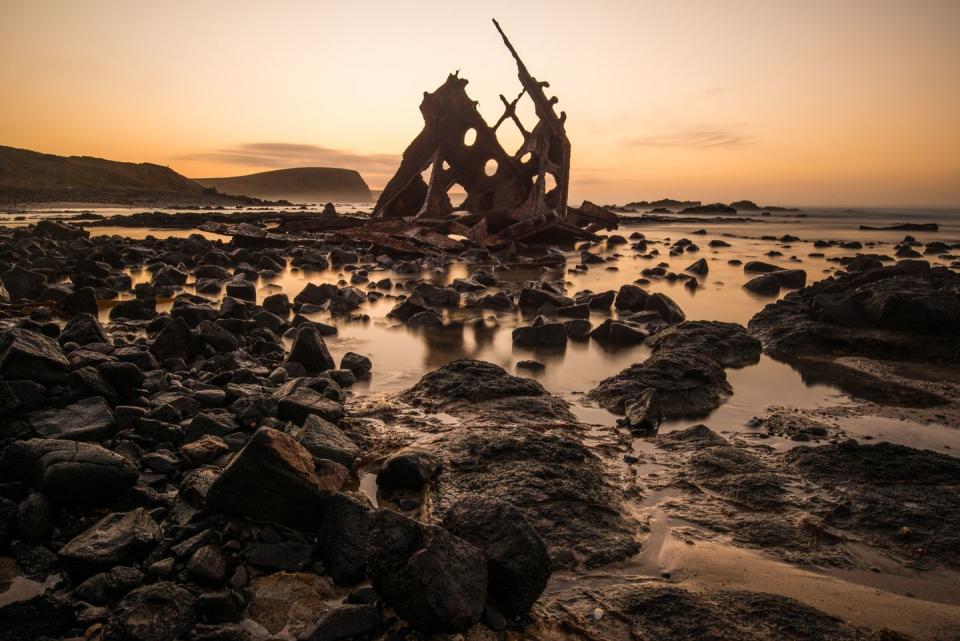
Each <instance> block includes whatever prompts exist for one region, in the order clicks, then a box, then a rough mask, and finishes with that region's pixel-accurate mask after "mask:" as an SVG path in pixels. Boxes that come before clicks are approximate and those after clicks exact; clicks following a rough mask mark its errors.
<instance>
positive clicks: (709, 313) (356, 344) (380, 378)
mask: <svg viewBox="0 0 960 641" xmlns="http://www.w3.org/2000/svg"><path fill="white" fill-rule="evenodd" d="M809 216H810V217H809V218H807V219H799V218H796V217H795V216H794V215H792V214H784V215H783V216H781V217H778V218H771V219H765V220H764V222H762V223H754V224H735V225H730V224H719V223H718V224H716V225H710V224H708V223H697V224H680V225H670V226H661V227H657V228H652V227H645V226H637V225H627V226H624V227H622V228H621V229H620V230H618V232H617V233H619V234H621V235H623V236H624V237H629V235H630V234H631V233H633V232H640V233H642V234H643V235H644V236H645V237H646V239H647V241H648V250H652V249H656V250H658V251H659V254H660V255H658V256H654V257H647V258H644V257H641V256H640V255H638V254H637V253H636V252H634V251H633V250H631V249H630V248H629V245H620V246H617V247H613V248H609V249H608V248H607V247H606V245H605V244H603V243H601V244H599V245H596V246H592V245H591V244H585V245H581V246H579V247H577V248H576V249H571V250H569V251H567V252H566V253H567V257H568V262H567V267H568V268H572V267H573V266H574V265H576V264H577V263H578V262H579V252H580V251H581V250H587V251H590V252H592V253H595V254H599V255H601V256H603V257H604V258H605V259H606V262H604V263H600V264H597V265H592V266H591V267H590V269H589V270H587V271H585V272H575V271H572V270H570V269H567V270H566V271H565V272H563V271H560V270H553V271H549V270H545V269H543V268H539V267H530V268H523V269H516V268H514V269H510V270H500V271H498V272H497V276H498V278H500V279H501V280H503V281H505V282H506V283H513V284H516V285H519V284H520V283H522V282H523V281H526V280H533V279H540V278H548V279H560V278H562V279H564V280H565V281H566V284H567V293H568V294H569V295H572V294H574V293H575V292H578V291H581V290H591V291H594V292H600V291H605V290H611V289H612V290H616V289H619V287H620V286H621V285H623V284H625V283H631V282H634V281H636V280H637V279H642V278H643V275H642V270H643V269H645V268H648V267H654V266H656V265H658V264H661V263H664V264H666V265H667V269H668V270H669V271H672V272H676V273H683V272H684V270H685V268H686V267H687V266H689V265H690V264H692V263H693V262H695V261H696V260H698V259H699V258H704V259H706V261H707V264H708V266H709V272H708V273H707V274H706V276H705V277H702V278H699V279H698V282H699V288H697V289H696V290H691V289H690V288H687V287H684V285H683V281H682V280H676V281H673V282H671V281H669V280H666V279H651V280H650V282H649V283H646V284H645V287H646V288H647V289H648V290H650V291H652V292H657V291H659V292H664V293H666V294H668V295H669V296H670V297H671V298H673V299H674V300H676V301H677V303H678V304H679V305H680V307H681V308H682V309H683V310H684V312H685V313H686V315H687V318H688V319H691V320H719V321H728V322H736V323H741V324H746V323H747V321H749V319H750V318H751V317H752V316H753V315H754V314H755V313H756V312H757V311H759V310H760V309H761V308H762V307H763V306H764V305H766V304H768V303H769V302H772V301H774V300H776V297H773V298H768V297H760V296H757V295H754V294H752V293H750V292H748V291H746V290H745V289H743V287H742V285H743V283H745V282H746V281H747V280H749V279H750V277H751V275H750V274H746V273H745V272H744V271H743V267H742V265H739V264H730V262H729V261H731V260H732V259H737V260H739V261H742V262H744V263H745V262H747V261H751V260H761V261H765V262H772V263H775V264H778V265H781V266H784V267H788V268H798V269H804V270H806V272H807V280H808V283H809V282H813V281H816V280H819V279H821V278H824V277H826V276H828V275H829V274H830V273H832V272H833V271H835V270H836V269H837V267H838V263H837V262H835V261H831V260H830V258H835V257H839V256H849V255H853V254H855V253H857V252H856V250H848V249H841V248H839V247H827V248H823V249H820V248H817V249H814V247H813V245H812V243H810V242H796V241H794V242H780V241H777V240H771V237H776V238H779V237H782V236H783V235H784V234H787V233H789V234H792V235H796V236H799V237H800V238H802V239H804V240H808V241H811V240H815V239H818V238H824V239H843V240H860V241H861V242H863V243H864V247H863V249H862V250H860V251H861V252H864V253H879V254H888V255H892V254H893V253H894V250H893V247H892V244H893V243H896V242H899V241H900V240H901V239H902V238H903V236H904V233H903V232H879V231H860V230H858V229H857V228H856V226H857V225H858V224H860V222H870V223H872V224H878V225H880V224H889V223H890V222H894V221H895V220H899V219H906V218H905V217H903V216H901V217H900V218H897V216H896V215H894V214H889V213H888V214H884V213H882V212H881V213H879V214H877V217H876V219H871V220H869V221H865V220H864V219H861V218H858V219H852V218H850V217H849V216H848V217H843V216H837V215H831V214H829V213H826V212H823V211H819V212H811V213H810V214H809ZM928 218H929V219H930V220H936V219H935V218H933V217H932V216H930V217H928ZM923 220H927V218H924V219H923ZM938 222H942V220H938ZM91 231H92V232H93V233H94V234H101V233H103V234H107V235H112V234H122V235H126V236H132V237H135V238H143V237H146V236H147V235H154V236H156V237H158V238H163V237H168V236H177V237H183V236H189V235H190V234H191V233H198V230H195V229H188V230H156V229H127V228H119V227H118V228H112V227H104V228H91ZM704 231H705V232H706V233H702V232H704ZM203 235H204V236H207V237H208V238H212V239H217V240H224V241H226V240H228V239H226V238H224V237H220V236H217V235H215V234H209V233H204V234H203ZM913 235H914V236H916V237H917V239H918V240H920V241H921V242H928V241H931V240H943V241H946V242H951V241H952V240H955V239H956V238H957V237H960V226H958V225H957V223H956V222H955V221H952V220H948V224H947V225H946V226H945V227H943V228H942V229H941V231H940V232H939V233H932V232H927V233H914V234H913ZM680 238H689V239H691V240H692V241H693V242H694V243H696V244H697V245H698V246H699V248H700V249H699V251H695V252H685V253H684V254H683V255H681V256H675V257H671V256H669V248H670V245H671V244H672V243H673V242H675V241H676V240H679V239H680ZM714 239H722V240H723V241H725V242H726V243H729V245H730V246H729V247H717V248H714V247H710V246H709V242H710V241H711V240H714ZM871 243H875V244H871ZM810 254H818V255H817V256H811V255H810ZM927 258H928V259H930V260H933V261H934V262H940V263H942V264H946V263H949V260H943V259H939V258H937V257H927ZM472 269H473V268H472V267H471V266H468V265H463V264H454V265H450V266H449V267H447V268H446V269H445V270H444V271H435V272H431V273H430V274H422V275H421V274H417V275H413V276H411V275H401V274H396V273H392V272H390V271H382V272H378V271H371V272H370V279H371V280H378V279H380V278H383V277H387V276H389V277H390V278H391V279H392V280H393V282H394V283H402V282H404V281H408V280H411V279H413V278H418V277H424V278H427V277H428V278H429V279H431V280H433V281H434V282H435V283H436V284H446V283H450V282H451V281H452V280H453V279H455V278H462V277H467V276H469V275H470V273H471V271H472ZM131 276H132V277H133V279H134V282H135V283H138V282H145V281H149V278H150V274H149V272H147V271H145V270H138V271H136V272H132V273H131ZM349 278H350V272H348V271H337V270H335V269H328V270H324V271H321V272H307V271H302V270H300V269H291V268H289V267H288V268H287V269H286V270H285V271H284V272H283V273H282V274H279V275H278V276H276V277H274V278H270V279H260V281H259V282H258V299H259V300H262V299H263V298H264V297H266V296H268V295H270V294H274V293H276V292H278V291H282V292H284V293H286V294H287V295H288V296H289V297H290V298H291V299H293V297H294V296H296V295H297V294H298V293H299V292H300V291H301V290H302V289H303V288H304V286H305V285H306V284H307V283H308V282H314V283H339V284H341V285H342V284H346V282H347V281H348V280H349ZM191 282H192V278H191ZM358 287H360V288H361V289H363V288H364V287H366V284H361V285H359V286H358ZM187 291H191V292H192V286H191V285H190V283H188V285H187ZM404 291H405V290H403V289H399V288H398V289H395V290H394V291H393V292H392V293H391V294H392V295H390V296H388V297H386V298H383V299H381V300H378V301H374V302H370V303H367V304H366V305H364V306H363V307H362V308H361V309H360V310H358V311H359V312H362V313H364V314H366V315H367V316H368V317H369V320H367V321H356V320H346V319H343V318H331V317H330V315H329V314H327V313H326V312H324V313H320V314H311V315H310V317H311V318H313V319H315V320H320V321H323V322H327V323H331V324H335V325H337V327H338V328H339V334H338V335H337V336H334V337H330V338H328V339H327V343H328V346H329V348H330V351H331V352H332V353H333V355H334V357H337V358H338V357H339V356H341V355H342V354H343V353H344V352H347V351H354V352H359V353H361V354H364V355H366V356H369V357H370V358H371V359H372V360H373V363H374V367H373V378H372V379H371V380H370V381H366V382H363V383H360V384H358V385H356V386H355V387H354V388H353V393H355V394H360V395H363V394H370V393H378V394H379V393H384V392H392V391H397V390H400V389H403V388H405V387H408V386H410V385H412V384H413V383H415V382H416V381H417V380H418V379H419V378H420V377H421V376H422V375H423V374H424V373H425V372H427V371H430V370H433V369H436V368H438V367H440V366H442V365H444V364H446V363H448V362H450V361H452V360H455V359H458V358H476V359H481V360H485V361H489V362H492V363H496V364H498V365H500V366H502V367H504V368H505V369H507V370H508V371H511V372H516V363H517V361H519V360H524V359H531V358H532V359H536V360H539V361H541V362H542V363H544V364H545V365H546V368H545V369H544V370H542V371H539V372H536V373H535V374H531V373H529V372H527V371H525V372H524V375H528V376H534V377H535V378H537V380H539V381H540V382H542V383H543V385H544V386H545V387H546V388H547V389H548V390H550V391H551V392H554V393H556V394H559V395H561V396H563V397H565V398H567V399H569V400H571V401H573V402H574V404H575V405H576V406H577V407H575V411H577V412H578V413H579V415H580V416H581V417H582V418H583V419H585V420H589V421H590V422H600V423H605V424H606V423H612V422H613V421H614V420H615V417H613V416H612V415H609V414H607V413H606V412H604V411H601V410H597V409H596V408H591V407H590V404H589V402H585V401H584V399H583V393H584V392H586V391H587V390H589V389H590V388H592V387H594V386H595V385H596V384H597V383H598V382H599V381H600V380H602V379H603V378H605V377H607V376H611V375H613V374H615V373H617V372H619V371H620V370H622V369H623V368H625V367H627V366H629V365H631V364H632V363H636V362H640V361H642V360H643V359H645V358H646V357H647V356H648V355H649V351H648V350H647V348H646V347H644V346H636V347H627V348H620V349H609V348H606V347H604V346H603V345H601V344H599V343H597V342H596V341H592V340H591V341H587V342H570V343H569V344H568V346H567V348H566V349H565V350H564V351H562V352H540V351H530V350H526V349H521V348H515V347H514V346H513V344H512V340H511V330H512V329H513V328H515V327H517V326H519V325H523V324H526V323H527V322H529V320H530V319H529V318H524V317H521V315H520V314H519V313H494V312H491V311H482V312H481V311H480V310H476V309H460V310H448V311H446V312H444V316H445V320H446V321H447V322H448V323H449V324H450V326H449V327H447V328H444V329H442V330H436V329H432V330H412V329H409V328H407V327H406V326H403V325H399V324H397V323H395V322H394V321H392V320H391V319H388V318H387V317H386V314H387V313H388V312H389V311H390V309H391V308H392V307H393V305H394V304H395V303H396V298H395V295H397V294H402V293H404ZM785 293H786V292H785V291H784V292H781V295H784V294H785ZM129 296H130V295H124V296H122V297H121V298H128V297H129ZM170 305H171V301H162V302H160V304H158V309H159V310H160V311H165V310H168V309H169V307H170ZM108 306H109V305H106V306H105V308H104V309H103V310H102V319H103V320H104V321H106V320H107V317H108V309H107V307H108ZM609 313H612V314H616V312H615V311H613V310H611V312H609ZM478 315H482V316H483V317H484V318H485V319H486V320H485V323H484V324H483V325H480V326H478V325H476V324H472V323H470V324H467V323H466V322H467V321H470V320H472V319H474V318H475V317H476V316H478ZM607 315H608V313H601V312H592V314H591V321H592V322H593V323H594V324H595V325H596V324H597V323H599V322H602V320H603V319H604V318H605V317H606V316H607ZM727 375H728V377H729V379H730V383H731V385H732V387H733V389H734V394H733V396H732V397H731V398H730V399H729V401H728V402H727V403H725V404H724V405H723V406H722V407H720V408H719V409H717V410H716V411H715V412H714V413H713V414H711V415H710V416H708V417H705V418H704V419H703V420H705V421H709V423H710V424H711V425H714V426H715V427H717V428H721V429H734V430H740V429H744V428H743V424H744V423H745V422H746V421H747V420H748V419H750V418H751V417H753V416H755V415H757V414H760V413H762V412H763V410H764V409H765V408H766V407H767V406H769V405H772V404H782V403H789V404H790V405H793V406H796V407H800V408H815V407H821V406H825V405H836V404H839V403H843V402H844V401H845V399H846V397H845V396H844V395H842V394H840V393H839V392H837V390H836V389H835V388H833V387H831V386H829V385H824V384H806V383H804V382H803V380H802V379H801V377H800V375H799V374H798V373H797V372H796V371H794V370H793V369H791V368H790V367H789V366H788V365H785V364H783V363H778V362H776V361H773V360H772V359H769V358H766V357H764V358H762V359H761V360H760V362H759V363H757V364H756V365H753V366H750V367H746V368H744V369H740V370H728V372H727ZM689 424H690V421H683V422H671V423H669V424H666V425H664V428H665V429H675V428H678V427H684V426H686V425H689Z"/></svg>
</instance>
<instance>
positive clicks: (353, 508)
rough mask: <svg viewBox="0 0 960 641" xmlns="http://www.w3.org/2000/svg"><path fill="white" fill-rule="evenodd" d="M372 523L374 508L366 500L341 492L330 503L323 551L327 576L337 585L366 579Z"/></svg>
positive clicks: (323, 536)
mask: <svg viewBox="0 0 960 641" xmlns="http://www.w3.org/2000/svg"><path fill="white" fill-rule="evenodd" d="M372 520H373V509H372V508H371V507H370V503H369V501H367V500H365V499H364V500H361V499H358V498H356V497H354V496H351V495H349V494H344V493H343V492H338V493H337V494H335V495H334V496H333V497H331V498H330V500H329V501H327V507H326V511H325V512H324V517H323V527H322V528H321V530H320V537H321V541H322V546H321V548H320V550H321V555H322V558H323V567H324V569H325V571H326V573H327V574H328V575H329V576H330V577H332V578H333V580H334V581H336V582H337V583H338V584H341V585H351V584H354V583H357V582H359V581H363V580H364V579H365V578H366V572H367V552H366V547H367V539H368V537H369V535H370V527H371V522H372Z"/></svg>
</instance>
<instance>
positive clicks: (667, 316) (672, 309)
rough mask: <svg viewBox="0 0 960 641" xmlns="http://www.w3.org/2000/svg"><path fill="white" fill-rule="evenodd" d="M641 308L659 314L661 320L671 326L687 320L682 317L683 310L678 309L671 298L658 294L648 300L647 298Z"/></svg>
mask: <svg viewBox="0 0 960 641" xmlns="http://www.w3.org/2000/svg"><path fill="white" fill-rule="evenodd" d="M643 308H644V310H646V311H653V312H657V313H658V314H660V317H661V318H663V320H664V322H665V323H669V324H671V325H673V324H675V323H682V322H683V321H684V320H686V318H687V317H686V316H685V315H684V313H683V310H682V309H680V306H679V305H677V304H676V303H675V302H673V299H672V298H670V297H669V296H667V295H666V294H661V293H659V292H657V293H656V294H651V295H650V296H649V298H647V301H646V304H645V305H644V307H643Z"/></svg>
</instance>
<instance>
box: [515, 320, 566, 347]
mask: <svg viewBox="0 0 960 641" xmlns="http://www.w3.org/2000/svg"><path fill="white" fill-rule="evenodd" d="M513 343H514V345H520V346H521V347H530V348H545V349H563V348H564V347H566V346H567V331H566V330H565V329H564V327H563V325H562V324H561V323H551V322H548V321H547V320H546V319H545V318H544V317H543V316H538V317H537V318H536V319H535V320H534V321H533V322H532V323H531V324H530V325H529V326H527V327H517V328H516V329H514V330H513Z"/></svg>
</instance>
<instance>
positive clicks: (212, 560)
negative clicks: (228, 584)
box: [186, 545, 230, 585]
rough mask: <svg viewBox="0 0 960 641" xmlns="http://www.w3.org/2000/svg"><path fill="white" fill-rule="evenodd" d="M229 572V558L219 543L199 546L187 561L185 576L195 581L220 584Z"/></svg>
mask: <svg viewBox="0 0 960 641" xmlns="http://www.w3.org/2000/svg"><path fill="white" fill-rule="evenodd" d="M229 572H230V559H229V558H227V555H226V554H224V551H223V548H221V547H220V546H219V545H204V546H201V547H200V548H199V549H198V550H197V551H196V552H194V553H193V555H192V556H191V557H190V560H189V561H188V562H187V567H186V574H187V578H189V579H190V580H191V581H195V582H197V583H204V584H211V585H220V584H221V583H223V582H224V581H225V580H226V579H227V574H228V573H229Z"/></svg>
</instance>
